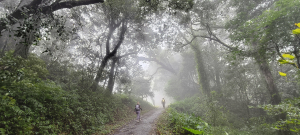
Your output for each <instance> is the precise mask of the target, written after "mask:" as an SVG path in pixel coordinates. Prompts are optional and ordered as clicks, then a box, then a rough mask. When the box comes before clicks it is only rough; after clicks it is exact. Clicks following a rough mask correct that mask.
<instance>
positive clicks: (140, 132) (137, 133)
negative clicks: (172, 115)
mask: <svg viewBox="0 0 300 135" xmlns="http://www.w3.org/2000/svg"><path fill="white" fill-rule="evenodd" d="M163 111H164V109H163V108H158V109H153V110H151V111H149V112H147V113H146V114H144V115H142V116H141V119H142V120H141V121H140V122H136V121H135V119H134V120H132V121H131V122H130V123H129V124H127V125H126V126H124V127H122V128H121V129H120V130H119V131H118V132H117V133H115V134H114V135H151V134H150V132H151V130H152V129H153V128H154V127H153V126H154V123H155V120H156V118H158V117H159V116H160V115H161V114H162V112H163Z"/></svg>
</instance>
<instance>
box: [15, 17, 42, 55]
mask: <svg viewBox="0 0 300 135" xmlns="http://www.w3.org/2000/svg"><path fill="white" fill-rule="evenodd" d="M39 16H40V15H39V14H37V15H36V16H35V17H34V19H33V20H34V22H32V23H33V24H32V28H27V29H28V32H26V35H22V36H23V37H22V36H21V38H22V39H21V41H19V43H17V44H16V46H15V51H14V56H21V57H22V58H27V56H28V54H29V49H30V47H31V45H32V44H33V43H34V42H36V44H37V41H38V38H37V34H38V31H39V29H40V26H41V19H40V18H39Z"/></svg>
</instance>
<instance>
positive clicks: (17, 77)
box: [0, 52, 154, 135]
mask: <svg viewBox="0 0 300 135" xmlns="http://www.w3.org/2000/svg"><path fill="white" fill-rule="evenodd" d="M57 64H58V63H57ZM0 65H1V67H0V68H1V69H5V70H1V71H0V74H1V78H0V80H1V82H0V86H1V88H0V95H1V98H0V104H1V105H0V113H1V116H0V127H1V128H0V133H1V134H3V135H4V134H14V135H23V134H95V133H96V134H97V133H99V134H107V133H109V132H111V131H112V130H113V129H115V128H117V127H118V126H115V125H116V123H115V122H116V121H118V122H119V123H118V124H119V125H120V124H121V122H122V121H123V120H125V121H128V117H129V118H131V119H132V116H135V114H134V111H133V108H134V106H135V104H136V102H137V101H139V102H140V104H142V105H143V108H144V110H145V111H147V110H151V109H153V108H154V107H153V106H152V105H150V104H149V103H148V102H145V101H143V100H142V99H141V98H138V97H135V96H129V95H124V94H114V95H112V94H109V93H105V91H104V90H103V89H102V88H101V87H99V88H98V90H97V91H95V92H94V91H91V90H90V89H89V86H91V84H92V83H91V82H92V81H91V80H92V78H90V76H88V75H86V74H84V72H82V71H76V70H74V69H72V68H70V67H69V66H70V65H69V66H68V65H60V64H58V65H57V66H56V68H55V67H52V66H49V65H50V63H45V62H44V61H42V60H41V59H40V58H38V57H37V56H35V55H33V54H30V56H29V57H28V59H23V58H20V57H13V56H12V52H9V53H7V54H6V55H5V56H4V57H3V58H2V60H1V64H0ZM47 65H48V66H47ZM47 67H48V68H50V70H48V69H47ZM62 70H65V71H62ZM60 71H62V72H60ZM49 72H50V73H51V72H59V73H58V74H54V73H51V75H52V76H49V75H50V74H49ZM123 124H124V123H123ZM108 125H114V126H115V127H112V126H108Z"/></svg>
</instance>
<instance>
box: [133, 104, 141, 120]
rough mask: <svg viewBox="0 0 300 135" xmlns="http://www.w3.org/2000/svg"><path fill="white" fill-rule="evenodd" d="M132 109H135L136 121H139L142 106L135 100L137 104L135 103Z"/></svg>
mask: <svg viewBox="0 0 300 135" xmlns="http://www.w3.org/2000/svg"><path fill="white" fill-rule="evenodd" d="M134 110H135V112H136V114H137V117H136V121H137V122H140V121H141V117H140V113H141V111H142V108H141V106H140V104H139V102H137V104H136V105H135V108H134Z"/></svg>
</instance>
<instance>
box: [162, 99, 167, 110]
mask: <svg viewBox="0 0 300 135" xmlns="http://www.w3.org/2000/svg"><path fill="white" fill-rule="evenodd" d="M161 103H162V105H163V107H164V108H165V103H166V100H165V99H164V98H163V99H162V101H161Z"/></svg>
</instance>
